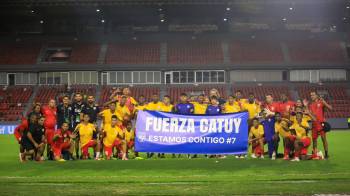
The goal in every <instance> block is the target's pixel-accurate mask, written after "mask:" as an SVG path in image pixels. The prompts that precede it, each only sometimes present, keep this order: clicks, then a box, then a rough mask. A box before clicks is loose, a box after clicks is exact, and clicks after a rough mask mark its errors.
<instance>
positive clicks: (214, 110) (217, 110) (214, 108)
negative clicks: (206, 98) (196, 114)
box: [205, 96, 221, 115]
mask: <svg viewBox="0 0 350 196" xmlns="http://www.w3.org/2000/svg"><path fill="white" fill-rule="evenodd" d="M205 113H206V114H208V115H217V114H221V107H220V105H219V100H218V98H217V97H216V96H212V97H210V105H208V107H207V110H206V112H205Z"/></svg>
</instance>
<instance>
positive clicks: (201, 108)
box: [191, 94, 208, 114]
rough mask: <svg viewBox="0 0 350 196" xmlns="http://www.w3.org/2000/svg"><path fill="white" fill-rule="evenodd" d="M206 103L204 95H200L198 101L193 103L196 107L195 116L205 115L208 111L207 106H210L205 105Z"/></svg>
mask: <svg viewBox="0 0 350 196" xmlns="http://www.w3.org/2000/svg"><path fill="white" fill-rule="evenodd" d="M204 101H205V96H204V95H203V94H200V95H199V96H198V97H197V101H194V102H191V103H192V104H193V107H194V111H193V113H194V114H205V112H206V111H207V106H208V104H206V103H204Z"/></svg>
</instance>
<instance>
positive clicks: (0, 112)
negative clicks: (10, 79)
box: [0, 86, 34, 121]
mask: <svg viewBox="0 0 350 196" xmlns="http://www.w3.org/2000/svg"><path fill="white" fill-rule="evenodd" d="M33 89H34V88H33V87H32V86H11V87H7V88H5V87H1V90H0V121H15V120H18V119H20V118H21V117H22V113H23V111H24V109H25V107H26V106H27V104H28V101H29V99H30V97H31V95H32V93H33Z"/></svg>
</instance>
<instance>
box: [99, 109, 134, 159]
mask: <svg viewBox="0 0 350 196" xmlns="http://www.w3.org/2000/svg"><path fill="white" fill-rule="evenodd" d="M103 145H104V150H105V155H106V159H107V160H110V159H111V157H112V156H113V148H116V149H117V150H118V151H119V152H121V153H122V160H128V158H127V157H126V142H125V129H124V128H123V127H122V125H118V117H117V116H116V115H113V116H112V121H111V124H110V125H106V126H105V128H104V130H103Z"/></svg>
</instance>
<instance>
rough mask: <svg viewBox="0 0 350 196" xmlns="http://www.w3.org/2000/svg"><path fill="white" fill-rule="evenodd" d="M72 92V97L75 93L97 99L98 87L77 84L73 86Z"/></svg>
mask: <svg viewBox="0 0 350 196" xmlns="http://www.w3.org/2000/svg"><path fill="white" fill-rule="evenodd" d="M70 92H71V94H72V95H74V94H75V93H78V92H79V93H81V94H82V95H86V96H88V95H93V96H94V97H96V85H93V84H76V85H72V86H71V89H70Z"/></svg>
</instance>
